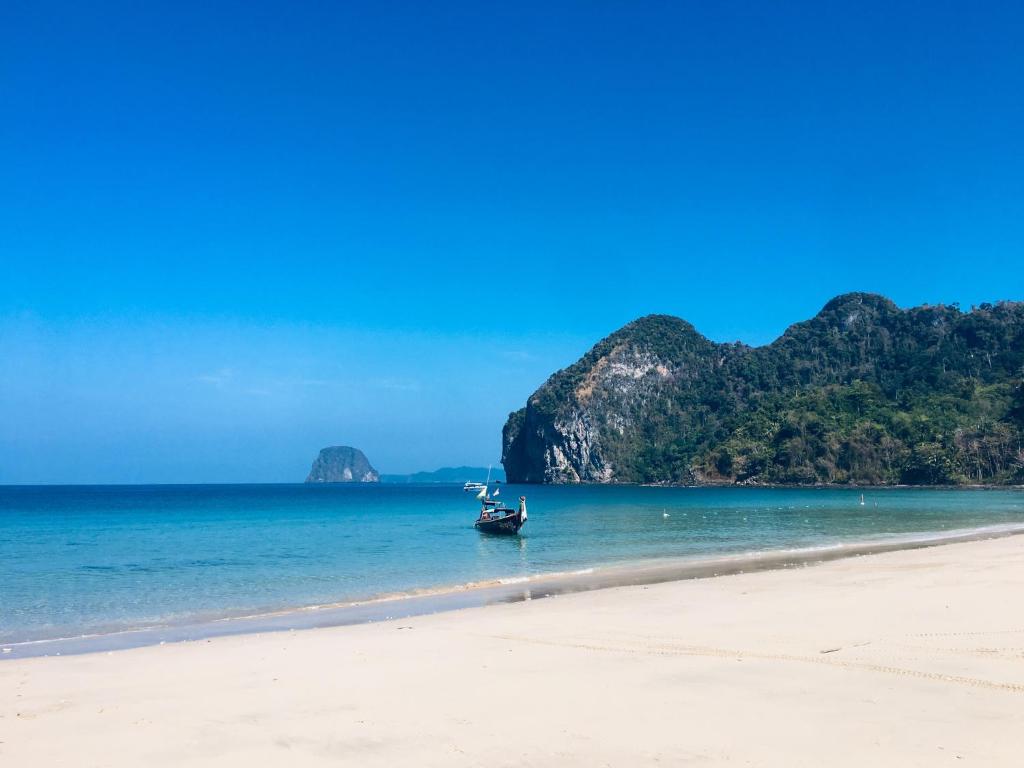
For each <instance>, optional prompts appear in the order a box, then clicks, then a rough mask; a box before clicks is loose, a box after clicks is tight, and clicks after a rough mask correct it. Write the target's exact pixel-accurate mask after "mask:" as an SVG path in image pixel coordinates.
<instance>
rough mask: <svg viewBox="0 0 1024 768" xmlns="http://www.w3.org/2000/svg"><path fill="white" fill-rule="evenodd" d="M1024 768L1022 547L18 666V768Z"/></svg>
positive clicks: (9, 710)
mask: <svg viewBox="0 0 1024 768" xmlns="http://www.w3.org/2000/svg"><path fill="white" fill-rule="evenodd" d="M655 764H659V765H757V766H764V765H770V766H787V768H791V767H793V766H826V765H828V766H858V767H859V766H879V765H886V766H938V765H956V766H965V765H974V766H1015V767H1017V766H1022V765H1024V536H1015V537H1011V538H1006V539H1000V540H997V541H984V542H973V543H967V544H953V545H947V546H943V547H936V548H932V549H925V550H916V551H911V552H895V553H889V554H883V555H873V556H867V557H860V558H853V559H849V560H843V561H838V562H833V563H829V564H826V565H820V566H815V567H808V568H800V569H796V570H789V571H773V572H767V573H757V574H749V575H743V576H730V577H720V578H717V579H707V580H701V581H686V582H675V583H670V584H660V585H656V586H650V587H625V588H618V589H609V590H604V591H599V592H590V593H585V594H577V595H570V596H563V597H557V598H551V599H547V600H540V601H534V602H528V603H519V604H513V605H502V606H494V607H489V608H480V609H472V610H466V611H461V612H454V613H447V614H440V615H436V616H430V617H421V618H415V619H405V620H401V621H396V622H387V623H381V624H374V625H365V626H358V627H341V628H335V629H321V630H308V631H302V632H294V633H280V634H265V635H250V636H241V637H230V638H221V639H217V640H212V641H202V642H196V643H185V644H178V645H167V646H161V647H151V648H142V649H136V650H128V651H120V652H117V653H112V654H107V653H102V654H94V655H87V656H76V657H63V658H46V659H27V660H9V661H5V662H0V765H2V766H4V767H5V768H6V767H7V766H10V767H11V768H22V767H24V768H35V767H39V768H42V767H44V766H64V765H66V766H76V767H77V766H83V767H84V766H132V768H139V767H140V766H262V765H274V766H277V765H288V766H306V765H352V766H404V765H410V766H435V765H436V766H441V765H444V766H451V765H456V766H458V765H480V766H506V765H507V766H518V765H551V766H567V765H580V766H601V765H614V766H638V765H655Z"/></svg>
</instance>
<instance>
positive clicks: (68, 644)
mask: <svg viewBox="0 0 1024 768" xmlns="http://www.w3.org/2000/svg"><path fill="white" fill-rule="evenodd" d="M1018 535H1024V523H1004V524H1000V525H993V526H982V527H979V528H965V529H953V530H949V531H922V532H917V533H910V534H901V535H895V536H894V535H885V534H882V535H880V536H878V537H876V538H868V539H858V540H855V541H849V542H840V543H836V544H823V545H818V546H810V547H797V548H787V549H778V550H764V551H755V552H745V553H741V554H724V555H718V556H713V557H689V558H678V559H676V558H673V559H657V560H649V561H635V562H632V563H628V564H617V565H608V566H594V567H585V568H580V569H574V570H571V571H562V572H554V573H543V574H533V575H527V576H509V577H497V578H494V579H487V580H485V581H478V582H469V583H465V584H457V585H449V586H441V587H435V588H423V589H414V590H409V591H405V592H401V593H397V594H385V595H380V596H377V597H371V598H368V599H364V600H356V601H345V602H338V603H328V604H320V605H306V606H294V607H286V608H282V609H279V610H270V611H260V612H256V613H248V614H243V615H229V616H221V617H215V618H209V619H204V620H183V621H180V622H168V623H166V624H156V625H148V626H142V627H133V628H126V629H118V630H112V631H109V632H94V633H87V634H81V635H74V636H66V637H57V638H42V639H32V640H22V641H11V642H4V643H0V664H2V663H3V662H4V661H13V660H15V659H24V658H38V657H49V656H71V655H81V654H92V653H101V652H112V651H120V650H127V649H130V648H140V647H146V646H153V645H165V644H170V643H188V642H196V641H200V640H210V639H213V638H218V637H227V636H237V635H258V634H263V633H276V632H290V631H297V630H306V629H326V628H331V627H343V626H352V625H360V624H372V623H376V622H381V621H390V620H394V619H407V618H412V617H418V616H427V615H433V614H440V613H448V612H452V611H460V610H464V609H467V608H479V607H484V606H489V605H496V604H503V603H518V602H526V601H531V600H540V599H544V598H549V597H557V596H559V595H567V594H573V593H579V592H592V591H598V590H607V589H614V588H617V587H628V586H647V585H653V584H663V583H670V582H678V581H689V580H695V579H714V578H717V577H720V576H733V575H739V574H745V573H756V572H761V571H772V570H782V569H787V568H795V567H808V566H812V565H818V564H822V563H827V562H831V561H835V560H841V559H847V558H853V557H860V556H864V555H874V554H882V553H887V552H899V551H910V550H915V549H923V548H930V547H937V546H943V545H947V544H956V543H964V542H972V541H984V540H989V539H998V538H1005V537H1008V536H1018Z"/></svg>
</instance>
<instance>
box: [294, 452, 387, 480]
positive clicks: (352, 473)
mask: <svg viewBox="0 0 1024 768" xmlns="http://www.w3.org/2000/svg"><path fill="white" fill-rule="evenodd" d="M379 481H380V475H379V474H378V472H377V470H376V469H374V468H373V467H372V466H370V462H369V461H368V460H367V458H366V456H365V455H364V454H363V452H362V451H360V450H359V449H358V448H351V447H349V446H347V445H335V446H331V447H329V448H324V449H322V450H321V451H320V455H319V456H317V457H316V460H315V461H314V462H313V467H312V468H311V469H310V470H309V476H308V477H306V482H307V483H376V482H379Z"/></svg>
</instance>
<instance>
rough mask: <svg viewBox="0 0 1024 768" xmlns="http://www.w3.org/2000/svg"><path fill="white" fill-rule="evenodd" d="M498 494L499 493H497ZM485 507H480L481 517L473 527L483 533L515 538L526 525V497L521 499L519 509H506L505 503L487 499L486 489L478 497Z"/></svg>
mask: <svg viewBox="0 0 1024 768" xmlns="http://www.w3.org/2000/svg"><path fill="white" fill-rule="evenodd" d="M495 493H497V491H496V492H495ZM477 498H479V499H480V500H481V501H482V502H483V505H482V506H481V507H480V517H478V518H477V519H476V522H475V523H473V525H474V526H475V527H476V529H477V530H478V531H480V532H481V533H498V534H505V535H509V536H514V535H516V534H517V533H519V529H520V528H522V527H523V525H524V524H525V523H526V497H525V496H520V497H519V509H512V508H511V507H506V506H505V504H504V502H501V501H495V500H493V499H489V498H488V497H487V491H486V489H485V490H484V491H482V492H481V493H480V495H479V496H478V497H477Z"/></svg>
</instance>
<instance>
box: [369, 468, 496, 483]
mask: <svg viewBox="0 0 1024 768" xmlns="http://www.w3.org/2000/svg"><path fill="white" fill-rule="evenodd" d="M487 474H488V470H487V467H442V468H441V469H435V470H434V471H433V472H413V473H412V474H411V475H381V476H380V479H381V482H382V483H466V482H469V481H476V482H480V483H482V482H484V481H485V480H486V479H487ZM490 476H491V482H500V483H503V482H505V471H504V470H503V469H501V468H500V467H494V468H492V469H491V470H490Z"/></svg>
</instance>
